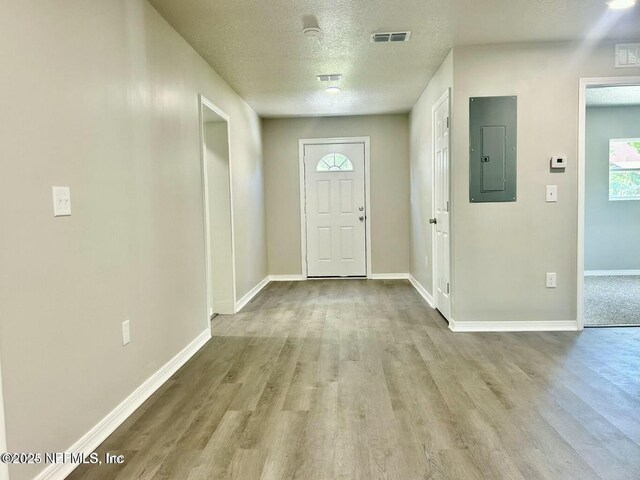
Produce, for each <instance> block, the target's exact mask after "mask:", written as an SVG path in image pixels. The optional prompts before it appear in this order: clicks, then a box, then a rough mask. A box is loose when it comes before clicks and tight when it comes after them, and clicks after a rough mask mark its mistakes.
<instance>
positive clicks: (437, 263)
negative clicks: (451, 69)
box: [429, 89, 451, 323]
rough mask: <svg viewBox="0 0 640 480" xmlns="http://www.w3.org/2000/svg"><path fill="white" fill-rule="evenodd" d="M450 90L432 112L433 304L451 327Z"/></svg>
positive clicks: (431, 219) (431, 221)
mask: <svg viewBox="0 0 640 480" xmlns="http://www.w3.org/2000/svg"><path fill="white" fill-rule="evenodd" d="M449 98H450V95H449V90H448V89H447V91H446V92H445V93H444V94H443V95H442V96H441V97H440V98H439V99H438V101H437V102H436V103H435V104H434V105H433V108H432V110H431V121H432V131H433V139H432V142H433V154H432V155H433V165H432V172H433V175H432V188H431V191H432V208H433V216H432V218H430V219H429V223H430V224H431V225H432V227H433V229H432V250H433V251H432V258H433V261H432V262H431V264H432V269H433V272H432V275H433V301H434V306H435V308H437V309H438V310H439V311H440V313H441V314H442V316H443V317H444V318H446V319H447V321H448V322H449V323H451V202H450V191H451V189H450V159H451V156H450V151H451V149H450V142H451V139H450V135H449V126H450V123H451V122H450V120H449V112H450V102H449Z"/></svg>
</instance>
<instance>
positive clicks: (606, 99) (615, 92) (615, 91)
mask: <svg viewBox="0 0 640 480" xmlns="http://www.w3.org/2000/svg"><path fill="white" fill-rule="evenodd" d="M628 105H640V85H625V86H619V87H597V88H589V89H587V106H588V107H622V106H628ZM639 122H640V119H639Z"/></svg>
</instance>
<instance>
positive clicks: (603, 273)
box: [584, 270, 640, 277]
mask: <svg viewBox="0 0 640 480" xmlns="http://www.w3.org/2000/svg"><path fill="white" fill-rule="evenodd" d="M636 275H640V270H585V271H584V276H585V277H608V276H616V277H617V276H636Z"/></svg>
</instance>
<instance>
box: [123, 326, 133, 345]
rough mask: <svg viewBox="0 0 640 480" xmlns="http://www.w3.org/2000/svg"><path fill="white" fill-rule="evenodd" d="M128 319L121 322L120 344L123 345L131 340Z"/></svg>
mask: <svg viewBox="0 0 640 480" xmlns="http://www.w3.org/2000/svg"><path fill="white" fill-rule="evenodd" d="M129 327H130V324H129V320H125V321H124V322H122V346H123V347H124V346H125V345H126V344H128V343H129V342H130V341H131V330H130V328H129Z"/></svg>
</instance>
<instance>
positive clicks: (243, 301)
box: [236, 275, 270, 312]
mask: <svg viewBox="0 0 640 480" xmlns="http://www.w3.org/2000/svg"><path fill="white" fill-rule="evenodd" d="M269 281H270V278H269V276H268V275H267V276H266V277H264V278H263V279H262V280H261V281H260V283H259V284H257V285H256V286H255V287H253V288H252V289H251V290H249V291H248V292H247V294H246V295H245V296H244V297H242V298H241V299H240V300H238V301H237V302H236V312H239V311H240V310H242V309H243V308H244V307H245V305H246V304H247V303H249V302H250V301H251V300H252V299H253V297H255V296H256V295H257V294H258V293H260V290H262V289H263V288H264V287H266V286H267V285H268V283H269Z"/></svg>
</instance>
